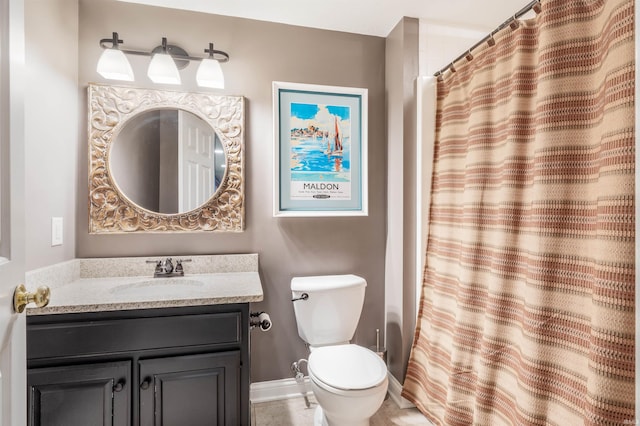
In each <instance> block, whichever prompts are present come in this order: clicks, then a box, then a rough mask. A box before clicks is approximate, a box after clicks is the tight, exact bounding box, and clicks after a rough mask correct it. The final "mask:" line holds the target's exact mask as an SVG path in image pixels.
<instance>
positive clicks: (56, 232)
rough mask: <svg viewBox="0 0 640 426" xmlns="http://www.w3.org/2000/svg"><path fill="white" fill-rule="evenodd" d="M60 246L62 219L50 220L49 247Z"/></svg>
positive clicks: (54, 218)
mask: <svg viewBox="0 0 640 426" xmlns="http://www.w3.org/2000/svg"><path fill="white" fill-rule="evenodd" d="M61 245H62V218H61V217H52V218H51V247H55V246H61Z"/></svg>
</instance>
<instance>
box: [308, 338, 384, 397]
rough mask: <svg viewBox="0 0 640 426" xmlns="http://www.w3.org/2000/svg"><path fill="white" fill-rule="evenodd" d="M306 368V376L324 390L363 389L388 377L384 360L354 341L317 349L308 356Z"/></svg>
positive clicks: (369, 387)
mask: <svg viewBox="0 0 640 426" xmlns="http://www.w3.org/2000/svg"><path fill="white" fill-rule="evenodd" d="M308 368H309V375H310V376H311V377H312V378H315V379H316V380H317V383H318V385H320V386H322V387H325V388H327V390H332V389H333V390H337V391H358V390H366V389H371V388H375V387H377V386H379V385H381V384H382V383H384V382H385V379H386V378H387V366H386V364H385V363H384V361H383V360H382V359H381V358H380V357H379V356H378V355H376V354H375V353H374V352H373V351H371V350H369V349H367V348H364V347H362V346H358V345H353V344H347V345H332V346H322V347H319V348H316V349H315V350H313V351H312V352H311V354H310V355H309V365H308ZM323 385H324V386H323Z"/></svg>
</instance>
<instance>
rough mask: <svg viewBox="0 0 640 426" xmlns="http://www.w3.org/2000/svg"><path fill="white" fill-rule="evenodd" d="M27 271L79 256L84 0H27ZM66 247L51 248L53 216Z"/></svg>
mask: <svg viewBox="0 0 640 426" xmlns="http://www.w3.org/2000/svg"><path fill="white" fill-rule="evenodd" d="M25 41H26V46H25V50H26V69H27V75H26V91H25V170H26V180H25V188H26V191H25V192H26V194H27V196H26V197H25V204H26V205H25V217H26V223H27V228H26V235H25V239H26V241H25V244H26V265H25V266H26V269H27V270H31V269H35V268H39V267H42V266H47V265H51V264H54V263H58V262H63V261H65V260H69V259H72V258H74V257H75V252H76V245H75V235H76V234H75V223H76V203H77V202H81V203H83V204H85V205H86V203H87V201H86V200H77V170H78V152H79V145H78V144H79V140H80V138H79V126H78V120H79V115H78V114H79V109H78V1H77V0H26V1H25ZM52 216H53V217H62V218H63V223H64V233H63V245H62V246H56V247H51V217H52Z"/></svg>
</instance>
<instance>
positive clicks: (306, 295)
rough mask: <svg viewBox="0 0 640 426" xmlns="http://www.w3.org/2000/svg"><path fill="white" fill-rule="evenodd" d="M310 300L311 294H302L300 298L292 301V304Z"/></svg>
mask: <svg viewBox="0 0 640 426" xmlns="http://www.w3.org/2000/svg"><path fill="white" fill-rule="evenodd" d="M308 298H309V294H307V293H302V294H301V295H300V297H296V298H294V299H291V301H292V302H297V301H298V300H307V299H308Z"/></svg>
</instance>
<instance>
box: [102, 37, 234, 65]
mask: <svg viewBox="0 0 640 426" xmlns="http://www.w3.org/2000/svg"><path fill="white" fill-rule="evenodd" d="M122 42H123V41H122V40H119V39H118V33H113V37H111V38H103V39H101V40H100V47H102V48H103V49H119V50H120V51H121V52H122V53H125V54H127V55H139V56H153V54H154V53H155V52H153V51H146V50H134V49H121V48H120V47H119V45H120V44H121V43H122ZM210 45H211V44H210ZM172 48H174V49H172ZM175 48H177V49H175ZM167 50H168V51H169V53H170V54H171V56H173V57H174V58H176V59H180V60H186V61H202V60H203V59H215V60H217V61H218V62H220V63H224V62H228V61H229V54H228V53H227V52H224V51H222V50H215V49H213V50H210V49H205V52H206V53H209V56H206V57H198V56H191V55H188V54H187V55H182V54H176V53H171V50H181V51H184V50H183V49H181V48H179V47H178V46H174V45H171V44H167Z"/></svg>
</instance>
